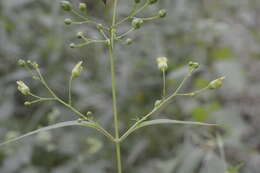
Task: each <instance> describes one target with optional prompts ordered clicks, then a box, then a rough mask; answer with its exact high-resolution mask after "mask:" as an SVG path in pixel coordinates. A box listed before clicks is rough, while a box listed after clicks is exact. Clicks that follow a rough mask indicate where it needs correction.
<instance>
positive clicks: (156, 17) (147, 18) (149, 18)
mask: <svg viewBox="0 0 260 173" xmlns="http://www.w3.org/2000/svg"><path fill="white" fill-rule="evenodd" d="M159 18H160V17H159V16H158V15H156V16H153V17H145V18H142V19H143V21H149V20H155V19H159Z"/></svg>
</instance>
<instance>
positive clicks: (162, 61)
mask: <svg viewBox="0 0 260 173" xmlns="http://www.w3.org/2000/svg"><path fill="white" fill-rule="evenodd" d="M103 2H104V4H106V2H107V1H106V0H103ZM156 2H157V0H133V3H134V7H133V9H132V10H131V12H130V13H129V15H128V16H127V17H125V18H123V19H121V20H118V16H117V8H118V7H117V6H118V0H114V3H113V14H112V23H111V24H110V25H109V26H106V24H100V23H98V22H96V21H94V20H92V19H91V18H90V17H89V16H88V15H87V13H88V9H87V8H88V5H87V4H85V3H79V4H78V7H77V8H78V10H76V8H73V7H72V5H71V4H70V2H69V1H62V2H61V3H60V5H61V8H62V9H63V10H64V11H66V12H68V13H71V14H72V15H74V16H76V17H77V18H78V21H74V20H72V19H70V18H66V19H65V20H64V23H65V24H66V25H72V24H92V25H95V26H96V30H97V32H98V33H99V34H100V35H101V36H102V37H103V39H101V40H95V39H91V38H88V37H87V36H86V35H85V34H84V33H83V32H78V33H77V34H76V36H77V38H79V39H80V40H82V43H80V44H76V43H71V44H70V45H69V46H70V48H78V47H84V46H86V45H88V44H91V43H100V44H103V45H104V46H105V47H106V48H107V49H108V52H109V60H110V72H111V83H112V86H111V92H112V100H113V104H112V109H113V114H114V115H113V117H114V134H111V133H110V132H108V131H107V130H106V129H104V128H103V127H102V126H101V125H100V124H99V123H98V122H97V121H96V120H95V119H93V118H92V113H91V112H90V111H89V112H87V113H83V112H80V111H79V110H78V109H77V108H75V107H74V106H73V102H72V96H71V88H72V84H73V82H74V81H75V80H76V79H77V78H79V77H80V75H81V72H82V70H83V66H85V65H84V63H83V61H80V62H78V63H77V64H76V65H75V66H74V68H73V69H72V71H71V75H70V79H69V86H68V87H69V93H68V100H62V99H61V98H60V97H59V96H58V95H57V94H56V93H55V92H54V91H53V90H52V89H51V88H50V87H49V85H48V84H47V82H46V80H45V78H44V77H43V75H42V73H41V71H40V68H39V65H38V64H37V63H36V62H32V61H25V60H19V62H18V63H19V65H20V66H22V67H24V68H25V69H26V70H28V71H29V72H30V73H31V74H32V76H33V79H35V80H37V81H39V82H40V83H41V84H42V85H43V86H44V87H45V88H46V90H47V91H48V92H49V96H48V97H41V96H38V95H36V94H34V93H33V92H32V91H31V90H30V88H29V86H27V85H26V84H25V83H24V82H23V81H17V86H18V90H19V91H20V92H21V93H22V94H23V95H29V96H30V97H31V98H32V100H30V101H26V102H25V103H24V104H25V105H26V106H29V105H32V104H35V103H39V102H46V101H56V102H58V103H60V104H62V105H64V106H65V107H67V108H68V109H70V110H71V111H72V112H74V113H75V114H76V115H78V116H79V119H78V120H75V121H68V122H61V123H57V124H54V125H51V126H48V127H44V128H40V129H38V130H35V131H32V132H29V133H27V134H25V135H23V136H20V137H17V138H13V139H10V140H8V141H6V142H4V143H2V144H1V145H4V144H7V143H10V142H13V141H17V140H19V139H21V138H24V137H26V136H29V135H32V134H36V133H39V132H42V131H46V130H51V129H55V128H60V127H65V126H85V127H90V128H94V129H96V130H97V131H99V132H100V133H101V134H103V135H104V136H106V137H107V138H108V139H109V140H110V141H111V142H112V143H113V144H114V145H115V150H116V160H117V172H118V173H122V162H121V151H120V150H121V144H122V142H123V141H124V140H126V139H127V137H128V136H129V135H130V134H132V133H133V132H134V131H136V130H138V129H140V128H142V127H145V126H152V125H157V124H189V125H206V126H211V125H216V124H208V123H201V122H190V121H179V120H170V119H154V120H151V117H152V115H154V114H155V113H156V112H158V111H159V110H160V109H161V108H162V107H163V105H165V104H167V103H168V102H169V101H170V100H172V99H173V98H175V97H177V96H196V95H197V94H199V93H202V92H204V91H206V90H209V89H211V90H212V89H217V88H220V87H221V86H222V84H223V80H224V77H220V78H217V79H215V80H213V81H212V82H210V83H209V84H208V85H207V86H205V87H204V88H201V89H199V90H196V91H192V92H189V93H180V90H181V88H182V86H183V85H184V84H185V82H186V80H187V79H188V78H189V77H190V76H191V75H192V73H193V72H194V71H195V70H196V69H197V68H198V67H199V64H198V63H197V62H189V64H188V67H187V68H188V73H187V75H186V76H185V77H184V79H183V80H182V82H181V83H180V84H179V86H178V87H177V89H176V90H175V91H174V92H173V93H166V91H167V90H166V72H167V70H168V58H167V57H158V58H157V59H156V61H157V66H158V70H159V71H160V72H161V73H162V81H163V82H162V96H161V98H158V99H156V101H155V104H154V107H153V108H152V109H151V111H150V112H149V113H147V114H145V115H143V116H141V117H139V118H138V119H136V120H135V123H134V124H133V125H132V126H131V127H129V128H128V130H127V131H126V132H123V133H121V132H119V115H118V111H117V110H118V108H117V88H116V82H117V81H116V76H115V68H116V64H115V55H114V53H115V52H114V50H115V49H114V48H115V46H116V44H117V43H120V44H123V45H129V44H131V43H132V42H133V40H132V39H131V38H125V37H127V36H128V34H129V33H131V32H134V31H136V30H137V29H140V28H141V27H142V26H143V25H144V24H146V23H147V22H151V21H153V20H156V19H161V18H164V17H166V15H167V12H166V10H164V9H162V10H159V11H158V12H157V13H156V14H155V15H154V16H151V17H145V18H141V17H138V14H139V13H140V12H142V11H143V10H145V9H146V8H147V7H148V6H150V5H153V4H155V3H156ZM125 22H129V23H130V28H129V29H128V30H127V31H126V32H124V33H118V28H119V27H120V25H121V24H123V23H125Z"/></svg>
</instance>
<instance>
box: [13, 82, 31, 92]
mask: <svg viewBox="0 0 260 173" xmlns="http://www.w3.org/2000/svg"><path fill="white" fill-rule="evenodd" d="M16 83H17V89H18V90H19V91H20V92H21V93H22V94H23V95H28V94H29V93H30V88H29V87H28V86H27V85H26V84H25V83H24V82H23V81H17V82H16Z"/></svg>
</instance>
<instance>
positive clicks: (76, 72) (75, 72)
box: [71, 61, 83, 78]
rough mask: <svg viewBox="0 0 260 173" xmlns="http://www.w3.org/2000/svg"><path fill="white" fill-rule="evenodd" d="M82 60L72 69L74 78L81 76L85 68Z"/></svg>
mask: <svg viewBox="0 0 260 173" xmlns="http://www.w3.org/2000/svg"><path fill="white" fill-rule="evenodd" d="M82 63H83V62H82V61H80V62H78V63H77V64H76V65H75V67H74V68H73V69H72V72H71V77H72V78H77V77H79V76H80V74H81V72H82V70H83V67H82Z"/></svg>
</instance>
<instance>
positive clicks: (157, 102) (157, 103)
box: [154, 100, 162, 107]
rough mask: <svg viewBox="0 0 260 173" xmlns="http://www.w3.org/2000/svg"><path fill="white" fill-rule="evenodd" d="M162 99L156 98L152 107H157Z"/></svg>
mask: <svg viewBox="0 0 260 173" xmlns="http://www.w3.org/2000/svg"><path fill="white" fill-rule="evenodd" d="M161 102H162V100H156V101H155V103H154V107H158V106H159V105H160V104H161Z"/></svg>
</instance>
